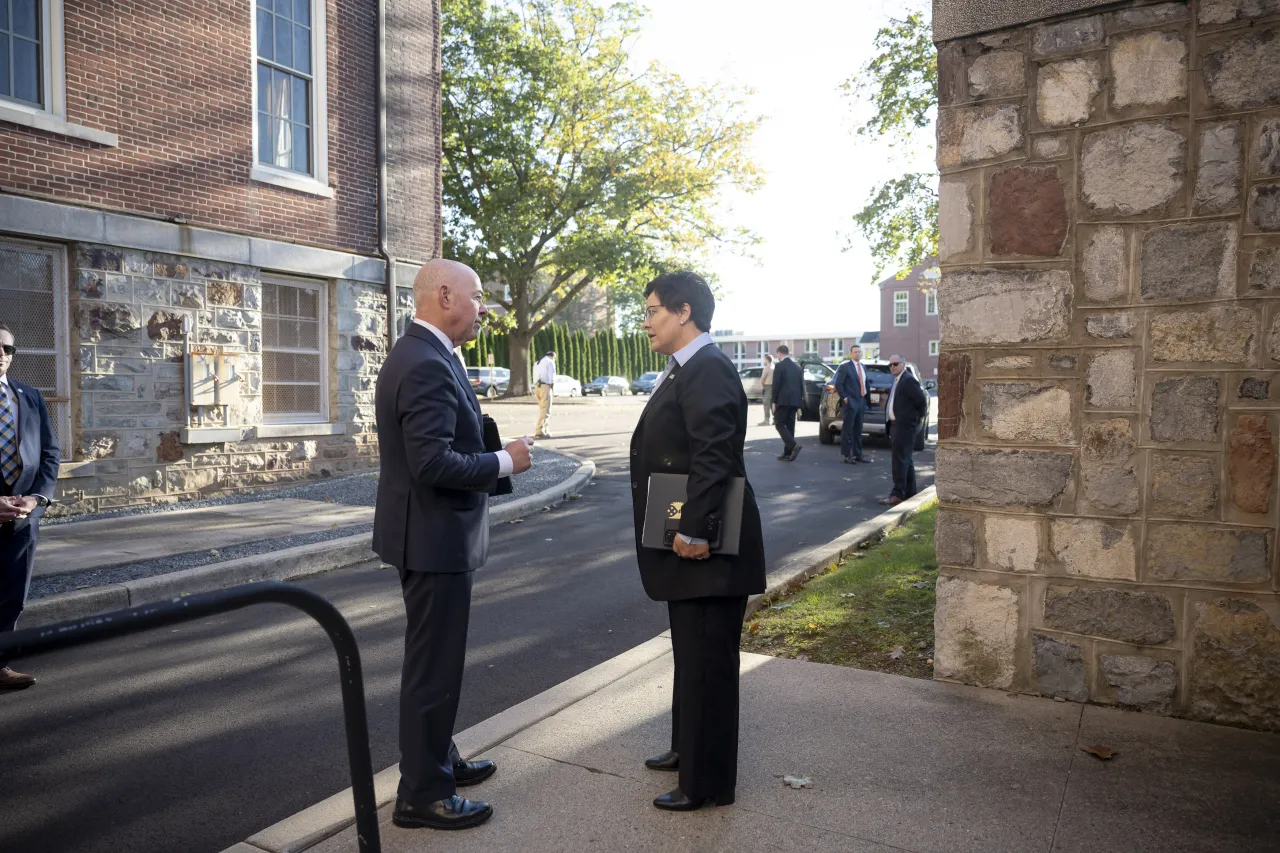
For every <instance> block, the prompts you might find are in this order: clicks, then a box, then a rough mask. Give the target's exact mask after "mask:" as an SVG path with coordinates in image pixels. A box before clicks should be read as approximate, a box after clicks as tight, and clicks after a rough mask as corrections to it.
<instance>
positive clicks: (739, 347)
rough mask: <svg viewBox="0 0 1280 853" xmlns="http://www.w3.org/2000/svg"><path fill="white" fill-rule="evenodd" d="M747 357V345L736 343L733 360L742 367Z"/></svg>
mask: <svg viewBox="0 0 1280 853" xmlns="http://www.w3.org/2000/svg"><path fill="white" fill-rule="evenodd" d="M746 357H747V345H746V344H744V343H742V342H741V341H738V342H736V343H735V344H734V345H733V360H734V361H736V362H737V363H738V366H739V367H741V366H742V360H743V359H744V358H746Z"/></svg>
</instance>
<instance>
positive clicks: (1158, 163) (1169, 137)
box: [1080, 122, 1187, 216]
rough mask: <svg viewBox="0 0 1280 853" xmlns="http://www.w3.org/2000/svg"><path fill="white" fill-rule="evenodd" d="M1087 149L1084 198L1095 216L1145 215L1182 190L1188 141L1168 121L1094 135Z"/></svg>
mask: <svg viewBox="0 0 1280 853" xmlns="http://www.w3.org/2000/svg"><path fill="white" fill-rule="evenodd" d="M1083 151H1084V153H1083V155H1082V156H1081V159H1080V173H1081V181H1082V186H1083V193H1084V200H1085V202H1086V203H1087V204H1088V205H1089V208H1090V209H1091V210H1093V211H1094V212H1096V213H1111V214H1119V215H1121V216H1134V215H1136V214H1140V213H1147V212H1148V211H1152V210H1156V209H1158V208H1161V207H1163V206H1164V205H1165V204H1167V203H1169V202H1170V201H1172V200H1173V199H1174V198H1175V197H1176V196H1177V195H1178V193H1179V192H1181V191H1182V173H1183V169H1184V166H1185V163H1186V156H1187V140H1186V137H1185V136H1183V134H1181V133H1179V132H1178V131H1177V130H1175V129H1174V128H1173V126H1172V125H1171V124H1170V123H1169V122H1135V123H1134V124H1127V125H1121V126H1119V127H1112V128H1107V129H1106V130H1099V131H1095V132H1094V133H1090V134H1088V135H1087V136H1086V137H1085V139H1084V146H1083Z"/></svg>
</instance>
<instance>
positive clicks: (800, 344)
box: [711, 331, 864, 370]
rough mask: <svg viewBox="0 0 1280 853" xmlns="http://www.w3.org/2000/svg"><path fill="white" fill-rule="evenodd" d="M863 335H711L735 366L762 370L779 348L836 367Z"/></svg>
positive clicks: (724, 332) (826, 333)
mask: <svg viewBox="0 0 1280 853" xmlns="http://www.w3.org/2000/svg"><path fill="white" fill-rule="evenodd" d="M863 334H864V333H862V332H821V333H812V334H801V335H744V334H742V333H741V332H728V331H723V332H716V331H713V332H712V333H711V335H712V337H714V338H715V340H716V343H717V344H718V345H719V346H720V349H721V350H722V351H723V352H724V354H725V355H727V356H729V358H731V359H733V363H734V365H736V366H737V367H738V369H739V370H741V369H742V368H744V367H759V366H760V365H762V364H764V357H765V356H766V355H773V352H774V350H776V349H777V348H778V345H779V344H786V345H787V347H788V349H790V350H791V355H792V356H793V357H795V358H807V359H809V360H811V361H813V360H816V361H824V362H827V363H828V364H837V363H839V362H840V361H842V360H843V359H845V358H847V357H848V354H849V347H851V346H853V345H854V344H855V343H859V342H860V341H859V338H860V336H862V335H863Z"/></svg>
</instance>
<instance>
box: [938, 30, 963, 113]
mask: <svg viewBox="0 0 1280 853" xmlns="http://www.w3.org/2000/svg"><path fill="white" fill-rule="evenodd" d="M965 47H966V45H965V44H964V43H963V42H951V43H950V44H944V45H941V46H939V47H938V104H939V105H940V106H944V107H948V106H951V105H952V104H956V103H960V102H961V101H967V100H969V81H968V78H967V76H966V75H965V64H966V63H967V62H968V59H967V57H966V54H965Z"/></svg>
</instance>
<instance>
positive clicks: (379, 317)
mask: <svg viewBox="0 0 1280 853" xmlns="http://www.w3.org/2000/svg"><path fill="white" fill-rule="evenodd" d="M69 255H70V257H71V258H73V259H74V268H73V270H72V282H73V285H72V288H71V293H70V316H71V326H72V328H71V339H72V353H73V354H75V357H73V359H72V383H71V384H72V388H73V392H72V433H73V444H74V447H73V454H72V455H73V460H74V461H75V462H90V461H91V462H93V463H94V464H93V466H92V469H91V470H92V474H91V475H89V476H75V477H69V478H66V477H64V478H63V479H61V480H59V482H58V499H59V503H58V504H56V505H55V507H54V509H53V510H51V513H52V514H55V515H67V514H80V513H85V512H97V511H101V510H108V509H114V508H118V507H127V506H136V505H143V504H161V503H175V502H177V501H180V500H188V499H193V498H198V497H206V496H210V495H213V494H224V493H230V492H237V491H245V490H250V489H254V488H257V487H262V486H268V485H274V484H280V483H287V482H290V481H294V480H302V479H307V478H312V477H323V476H329V475H331V474H341V473H348V472H355V471H361V470H366V469H372V468H374V467H376V465H377V436H376V433H375V431H374V411H373V405H374V404H373V393H374V390H373V389H374V383H375V381H376V377H377V371H378V368H379V367H380V366H381V364H382V360H383V357H384V356H385V352H386V333H385V324H386V295H385V293H384V292H382V289H381V288H379V287H378V286H376V285H370V284H364V283H361V282H355V281H348V280H344V279H338V280H336V281H329V282H324V285H325V286H324V288H323V289H322V292H323V293H324V295H325V302H326V304H327V315H328V323H329V330H328V377H329V389H328V393H329V411H330V418H329V419H330V421H331V422H333V423H338V424H342V425H343V426H344V428H345V434H342V435H324V436H305V435H303V436H299V437H297V438H289V437H284V438H271V439H259V438H257V429H258V427H259V425H261V424H262V422H263V415H262V372H261V371H262V356H261V352H262V313H261V307H262V286H261V281H262V271H261V270H259V269H256V268H253V267H245V266H236V265H231V264H222V263H216V262H211V261H205V260H201V259H199V258H190V257H177V256H170V255H157V254H153V253H148V252H136V251H131V250H124V249H117V248H112V247H109V246H97V245H87V244H79V245H73V246H71V247H70V252H69ZM184 318H189V319H190V320H191V321H192V332H191V334H192V336H193V340H192V343H194V344H210V345H217V346H221V347H225V348H226V349H227V350H229V351H232V352H236V353H240V354H241V355H240V359H239V372H240V374H241V375H242V376H243V377H244V392H243V393H242V399H241V405H239V406H238V407H233V408H232V410H231V412H230V420H231V423H232V425H233V426H235V427H237V428H238V429H239V431H240V440H239V441H229V442H220V443H216V444H184V443H183V441H182V429H183V428H184V427H186V426H188V423H187V412H186V411H185V397H184V387H183V386H184V378H183V344H184V333H183V319H184ZM206 425H208V426H216V425H219V424H209V423H207V422H206ZM72 467H74V466H72Z"/></svg>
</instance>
